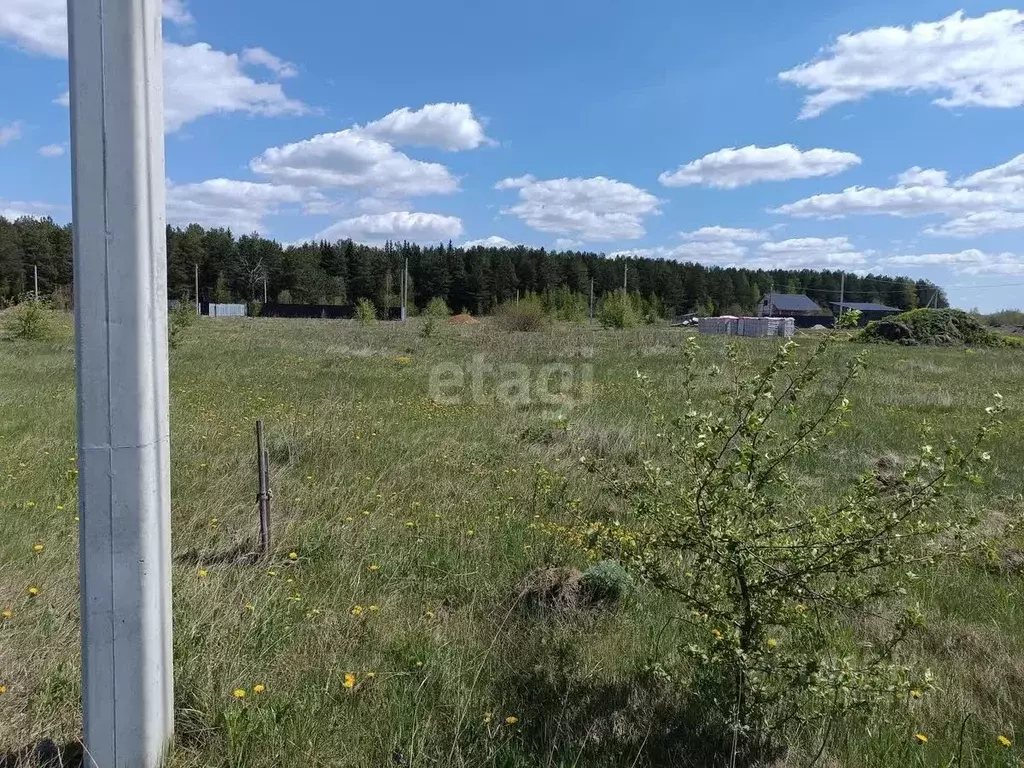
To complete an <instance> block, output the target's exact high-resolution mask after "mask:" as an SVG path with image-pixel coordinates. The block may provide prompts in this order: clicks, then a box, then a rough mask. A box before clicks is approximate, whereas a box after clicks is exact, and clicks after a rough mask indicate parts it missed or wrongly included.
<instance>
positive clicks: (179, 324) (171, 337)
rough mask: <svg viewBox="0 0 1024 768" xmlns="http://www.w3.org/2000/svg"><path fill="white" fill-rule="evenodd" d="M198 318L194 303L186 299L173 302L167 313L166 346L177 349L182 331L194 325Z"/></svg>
mask: <svg viewBox="0 0 1024 768" xmlns="http://www.w3.org/2000/svg"><path fill="white" fill-rule="evenodd" d="M198 319H199V316H198V315H197V314H196V307H195V304H192V303H191V302H188V301H179V302H178V303H177V304H175V305H174V307H172V308H171V311H170V312H168V313H167V346H169V347H170V348H171V349H177V348H178V346H179V345H180V344H181V339H182V335H183V333H184V331H185V330H186V329H188V328H191V327H192V326H193V325H195V323H196V320H198Z"/></svg>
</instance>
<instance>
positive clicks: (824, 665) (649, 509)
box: [570, 333, 1003, 765]
mask: <svg viewBox="0 0 1024 768" xmlns="http://www.w3.org/2000/svg"><path fill="white" fill-rule="evenodd" d="M836 338H837V335H836V334H834V333H833V334H830V335H829V336H827V337H826V338H825V340H824V341H823V342H822V343H821V344H820V345H819V346H818V347H817V348H816V349H815V350H814V351H813V352H812V353H811V355H810V356H809V358H806V357H805V360H806V361H805V362H802V363H801V362H799V361H798V360H797V355H796V350H797V345H796V344H795V343H793V342H788V343H786V344H785V345H783V346H782V347H781V348H780V349H779V352H778V353H777V354H776V355H775V357H774V358H773V359H772V360H771V361H770V362H769V363H768V364H767V365H766V366H765V367H764V368H763V369H762V370H760V371H757V372H755V373H754V374H752V375H749V376H747V377H746V378H745V379H739V380H738V381H737V382H736V386H735V387H734V388H731V389H730V390H728V391H727V392H725V393H723V394H722V395H721V397H720V398H719V399H718V400H717V401H712V404H711V406H710V407H708V404H707V402H706V401H704V400H702V399H699V398H698V397H697V396H696V395H695V393H696V392H698V391H702V388H703V387H705V386H706V385H710V386H716V384H715V382H714V381H711V380H710V379H711V378H712V377H716V376H720V375H721V372H720V371H718V370H716V366H713V365H711V364H710V361H709V360H708V359H706V358H705V357H704V355H703V353H702V352H701V350H700V348H699V346H698V344H697V341H696V339H695V338H690V339H689V340H688V341H687V344H686V346H685V347H684V352H683V368H682V372H681V378H680V385H679V398H678V400H675V399H674V400H673V401H672V402H671V403H668V404H663V403H661V402H655V401H654V398H653V396H652V395H651V394H650V389H649V387H648V386H647V381H646V379H645V377H643V376H640V381H641V388H642V389H643V391H644V392H645V394H647V396H648V404H649V411H650V413H651V414H652V417H653V420H654V423H653V425H652V427H653V428H652V430H651V433H652V434H656V436H657V440H656V441H654V443H653V444H652V445H650V446H646V445H644V446H642V447H641V448H640V455H639V456H638V457H636V458H635V460H633V461H630V462H625V461H623V462H615V461H609V460H606V459H595V458H591V457H587V456H585V457H584V461H583V466H584V467H585V468H587V469H588V470H589V471H591V472H592V473H593V474H595V475H596V476H598V477H600V478H602V479H603V480H604V482H605V483H606V484H607V487H608V490H609V491H610V492H611V494H610V497H609V498H610V499H615V501H614V502H610V503H609V505H608V508H607V511H606V512H604V513H601V512H598V511H595V510H590V511H589V512H588V514H587V517H586V519H585V520H584V519H580V520H579V522H578V524H577V525H576V526H575V527H574V528H572V530H571V533H570V540H571V541H573V542H574V543H576V544H577V546H580V547H582V548H583V549H584V550H585V552H586V554H587V555H588V556H590V557H592V558H595V559H597V558H613V559H614V560H616V561H618V562H621V563H623V564H624V565H625V566H626V567H627V568H628V569H629V570H630V571H632V572H634V573H635V574H636V575H638V576H639V577H641V578H643V579H645V580H646V581H648V582H649V583H650V584H651V585H652V586H653V587H654V588H655V589H657V590H659V591H660V592H661V593H662V594H663V596H664V598H665V599H666V600H669V601H674V602H675V603H676V606H675V608H674V615H676V616H679V617H680V619H681V620H682V621H685V622H686V624H687V625H688V626H689V627H690V628H691V631H690V633H689V634H687V635H684V636H683V637H684V639H683V640H682V642H681V647H679V648H678V650H679V651H680V652H681V654H682V655H683V656H684V657H688V658H689V659H690V660H691V661H692V666H690V668H689V671H684V672H683V677H682V678H680V682H681V684H683V685H686V686H688V687H689V688H690V689H691V690H692V691H693V692H694V693H693V698H694V700H695V701H697V702H699V705H700V707H701V708H702V709H703V710H704V712H703V721H704V722H705V723H707V724H708V726H709V727H712V728H713V729H714V730H715V731H716V732H717V733H718V734H719V735H720V736H722V737H723V738H722V739H721V743H722V744H724V745H727V746H725V747H723V749H724V750H725V752H724V754H723V755H721V756H720V757H722V758H723V760H724V761H727V762H729V763H730V764H732V765H737V764H738V765H752V764H761V761H766V762H771V757H772V756H777V755H778V754H779V753H780V752H781V751H783V750H784V748H785V742H786V740H787V736H791V735H794V734H799V733H801V732H799V731H794V730H792V729H794V728H796V727H797V726H796V725H794V724H799V726H800V727H801V728H804V729H805V730H803V731H802V733H804V734H806V733H808V732H810V733H815V734H818V733H821V732H822V730H825V729H828V728H831V727H832V725H833V724H835V723H836V721H837V720H838V719H839V718H841V717H843V716H844V715H845V714H846V713H850V712H855V713H860V714H863V715H865V716H870V715H872V713H876V712H877V711H880V710H881V708H883V707H885V706H898V705H899V704H900V703H901V702H902V703H903V704H904V705H905V703H906V702H907V701H909V700H910V698H911V692H912V691H921V690H928V689H929V688H930V687H931V678H930V674H929V673H928V672H927V671H921V670H917V669H914V668H911V667H909V666H907V665H906V664H904V663H902V662H901V660H900V656H899V655H898V654H897V653H896V649H897V648H898V646H899V645H900V643H901V642H902V641H904V640H905V639H906V638H907V637H908V636H909V634H910V633H911V632H912V631H913V630H914V629H915V628H916V627H917V626H918V625H919V624H920V622H921V621H922V619H921V616H920V614H919V612H918V611H917V609H916V607H915V606H914V605H913V604H912V603H909V602H908V601H907V598H906V597H905V595H906V594H907V592H908V587H909V585H910V583H911V582H913V581H915V580H916V579H917V578H918V577H919V575H921V574H923V573H925V572H926V571H929V570H933V569H935V568H936V567H938V565H939V563H940V562H941V561H942V560H944V559H955V558H960V557H963V556H964V554H965V552H966V551H967V547H968V542H970V541H971V530H972V528H973V527H974V526H975V525H976V522H977V520H976V518H975V517H974V516H973V515H972V514H971V513H970V512H969V511H967V510H965V505H964V504H963V503H962V500H960V499H957V498H954V497H953V491H954V489H955V488H956V487H957V485H960V484H964V483H965V482H975V481H979V480H980V478H979V474H980V472H981V471H982V467H983V466H984V465H985V463H986V462H987V461H988V459H989V456H988V454H987V453H985V452H984V451H983V450H982V447H983V445H984V443H985V442H986V441H987V440H988V439H989V438H990V437H991V435H992V434H993V432H994V430H995V429H996V428H997V427H998V425H999V417H1000V414H1001V412H1002V410H1003V408H1002V399H1001V398H1000V397H999V396H998V395H996V403H995V405H993V406H991V407H989V408H988V409H986V411H987V413H988V416H987V417H986V418H984V419H983V421H982V423H981V425H980V426H979V427H978V428H977V430H976V431H975V433H974V436H973V438H971V439H968V440H966V441H964V442H961V443H957V442H956V441H952V440H950V441H949V442H947V443H946V444H945V445H944V446H943V445H940V444H936V441H935V440H934V437H933V436H931V437H930V436H928V435H927V433H926V436H925V439H924V440H922V445H923V447H922V448H921V449H920V451H919V452H918V454H917V455H916V456H914V457H912V458H909V459H907V460H906V461H905V462H903V463H901V464H900V465H899V466H897V467H895V468H894V469H893V470H892V471H887V472H882V471H880V470H879V469H877V468H872V469H871V470H870V471H866V472H865V473H864V474H863V475H862V476H861V477H860V478H859V479H857V480H854V481H852V482H851V484H850V485H849V486H848V487H847V488H846V489H845V490H842V491H841V492H838V493H834V494H831V495H830V498H831V500H830V501H826V502H824V503H822V502H819V501H817V500H813V501H812V499H811V497H810V492H809V491H808V488H807V485H806V483H803V482H801V481H800V479H799V478H800V477H801V473H802V471H801V467H803V466H806V464H805V462H806V457H807V455H808V454H810V453H822V452H825V451H827V450H828V448H827V446H826V441H827V440H828V439H829V438H830V437H833V436H834V435H835V434H836V433H837V432H838V431H839V430H840V429H842V428H843V427H844V426H845V424H846V422H847V420H848V419H849V417H850V413H851V405H850V403H849V401H848V400H847V398H846V396H845V392H846V391H847V389H848V387H849V385H850V383H851V382H852V381H853V379H854V378H855V377H856V376H857V375H858V374H859V372H860V370H861V368H862V365H863V363H862V358H861V356H857V357H856V358H854V359H852V360H850V361H849V362H848V364H847V366H846V368H845V371H843V370H842V369H841V370H840V371H839V372H836V370H835V368H836V365H835V363H836V356H835V355H834V354H832V352H833V350H831V349H830V346H831V345H832V344H833V343H834V341H835V340H836ZM727 355H728V360H729V363H730V365H731V366H732V367H735V368H736V369H741V363H740V360H739V358H738V355H739V352H738V351H737V349H736V348H734V347H729V348H728V350H727ZM837 373H838V375H836V374H837ZM832 382H835V383H832ZM571 509H572V507H570V510H571ZM867 617H872V621H873V622H875V623H874V624H873V625H872V630H871V633H870V634H862V635H859V636H857V637H855V638H854V639H853V641H852V642H851V638H850V627H851V626H856V625H857V623H858V620H860V619H865V620H866V619H867ZM883 617H887V618H883ZM837 727H838V728H841V727H842V726H841V725H839V726H837ZM709 764H710V763H709ZM715 764H725V762H722V763H719V762H716V763H715Z"/></svg>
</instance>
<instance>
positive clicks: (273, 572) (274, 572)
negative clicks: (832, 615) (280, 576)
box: [267, 568, 277, 576]
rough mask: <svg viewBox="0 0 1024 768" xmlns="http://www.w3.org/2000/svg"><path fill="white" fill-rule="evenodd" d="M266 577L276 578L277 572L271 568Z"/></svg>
mask: <svg viewBox="0 0 1024 768" xmlns="http://www.w3.org/2000/svg"><path fill="white" fill-rule="evenodd" d="M267 576H277V571H275V570H274V569H273V568H271V569H270V570H269V571H267Z"/></svg>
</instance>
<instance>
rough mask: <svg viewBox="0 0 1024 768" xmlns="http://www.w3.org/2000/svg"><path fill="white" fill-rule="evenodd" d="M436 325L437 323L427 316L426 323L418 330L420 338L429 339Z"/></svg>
mask: <svg viewBox="0 0 1024 768" xmlns="http://www.w3.org/2000/svg"><path fill="white" fill-rule="evenodd" d="M436 323H437V321H436V320H435V319H434V318H433V317H430V316H429V315H428V316H427V321H426V322H425V323H424V324H423V327H422V328H420V336H421V337H422V338H424V339H429V338H430V337H431V336H433V335H434V331H436V330H437V325H436Z"/></svg>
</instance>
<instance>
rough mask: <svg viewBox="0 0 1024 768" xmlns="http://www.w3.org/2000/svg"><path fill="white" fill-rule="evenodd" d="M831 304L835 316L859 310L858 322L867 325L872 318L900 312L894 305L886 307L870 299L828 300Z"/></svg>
mask: <svg viewBox="0 0 1024 768" xmlns="http://www.w3.org/2000/svg"><path fill="white" fill-rule="evenodd" d="M829 304H831V305H832V312H833V314H835V315H836V316H837V317H838V316H839V314H840V313H846V312H853V311H856V312H860V324H861V325H867V324H868V323H870V322H871V321H872V320H881V319H882V318H883V317H889V316H890V315H898V314H899V313H900V312H902V311H903V310H902V309H897V308H896V307H888V306H886V305H885V304H876V303H875V302H872V301H866V302H865V301H844V302H841V303H840V302H838V301H830V302H829Z"/></svg>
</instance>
